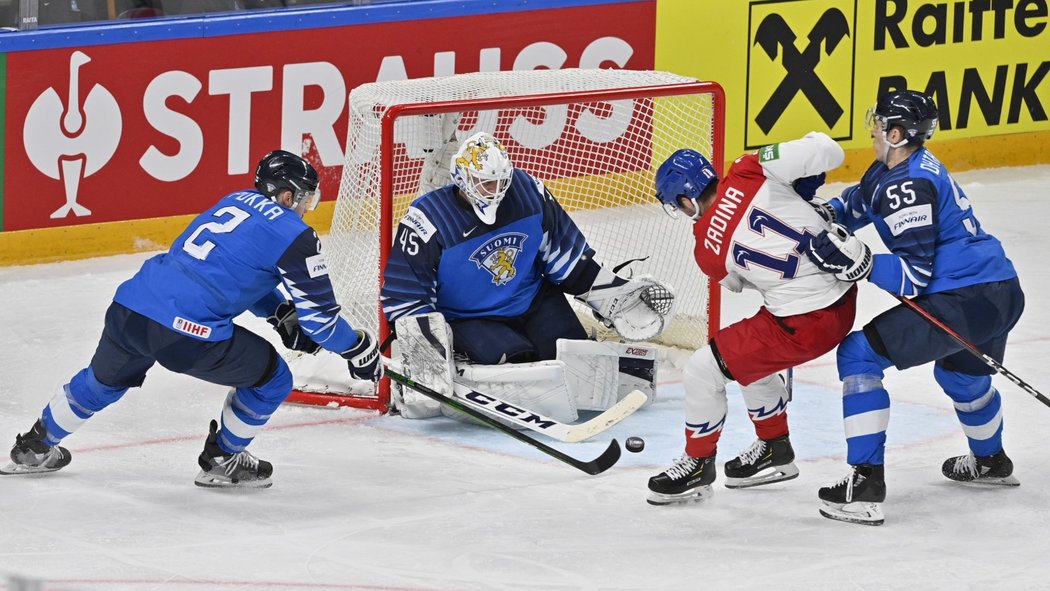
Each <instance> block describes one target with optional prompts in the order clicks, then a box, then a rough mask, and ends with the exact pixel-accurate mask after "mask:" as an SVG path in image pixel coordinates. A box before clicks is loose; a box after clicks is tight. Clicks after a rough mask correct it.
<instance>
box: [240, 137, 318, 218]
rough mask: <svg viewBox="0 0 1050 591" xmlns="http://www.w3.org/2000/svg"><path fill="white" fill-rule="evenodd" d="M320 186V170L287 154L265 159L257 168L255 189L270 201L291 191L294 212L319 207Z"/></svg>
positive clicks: (275, 154) (278, 154)
mask: <svg viewBox="0 0 1050 591" xmlns="http://www.w3.org/2000/svg"><path fill="white" fill-rule="evenodd" d="M319 184H320V179H319V178H318V176H317V170H315V169H314V167H313V166H312V165H311V164H310V163H309V162H307V161H306V160H304V159H303V158H301V157H299V156H296V155H295V154H292V153H291V152H285V151H284V150H274V151H273V152H270V153H269V154H267V155H265V156H263V158H262V160H260V161H259V166H257V167H256V168H255V188H256V189H258V191H259V192H260V193H262V194H263V195H266V196H267V197H269V198H270V199H276V198H277V196H278V195H280V194H281V193H283V192H284V191H291V192H292V209H295V210H298V211H299V212H300V213H302V212H303V211H309V210H311V209H313V208H315V207H317V202H318V201H320V199H321V191H320V190H319V189H318V188H317V187H318V185H319ZM300 205H302V207H300Z"/></svg>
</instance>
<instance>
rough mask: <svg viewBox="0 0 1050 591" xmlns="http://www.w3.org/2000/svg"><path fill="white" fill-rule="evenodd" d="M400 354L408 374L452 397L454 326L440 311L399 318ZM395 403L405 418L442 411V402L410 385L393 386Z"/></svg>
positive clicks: (423, 417)
mask: <svg viewBox="0 0 1050 591" xmlns="http://www.w3.org/2000/svg"><path fill="white" fill-rule="evenodd" d="M395 328H396V332H397V341H396V343H397V357H398V361H399V362H400V364H401V367H402V368H403V369H404V373H405V375H406V376H408V377H410V378H412V379H413V380H415V381H417V382H419V383H420V384H424V385H426V386H428V387H429V388H431V389H432V390H435V391H437V392H439V393H441V394H444V395H445V396H452V376H453V375H454V370H455V364H454V363H453V361H452V329H451V328H449V326H448V324H447V323H446V322H445V317H444V316H442V315H441V313H440V312H431V313H430V314H423V315H419V316H406V317H402V318H398V319H397V322H396V323H395ZM392 390H393V391H392V392H391V397H392V398H393V402H394V406H395V407H396V408H397V409H398V410H399V411H400V413H401V416H403V417H405V418H406V419H426V418H430V417H436V416H438V415H439V414H441V404H440V403H439V402H438V401H437V400H432V399H430V398H427V397H426V396H424V395H422V394H419V393H418V392H416V391H414V390H412V389H411V388H402V387H398V388H393V389H392Z"/></svg>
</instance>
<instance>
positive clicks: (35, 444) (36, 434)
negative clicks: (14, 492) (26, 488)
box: [0, 420, 73, 474]
mask: <svg viewBox="0 0 1050 591" xmlns="http://www.w3.org/2000/svg"><path fill="white" fill-rule="evenodd" d="M46 437H47V430H46V429H44V424H43V423H41V422H40V421H39V420H38V421H37V422H36V423H34V424H33V428H32V429H30V430H29V432H28V433H26V434H24V435H15V446H14V447H12V448H11V463H10V464H7V465H6V466H4V467H3V468H0V474H43V473H45V472H54V471H55V470H61V469H62V468H64V467H66V466H67V465H68V464H69V461H70V460H72V459H73V455H72V454H70V453H69V450H68V449H66V448H64V447H60V446H57V445H48V444H47V442H46V441H45V438H46Z"/></svg>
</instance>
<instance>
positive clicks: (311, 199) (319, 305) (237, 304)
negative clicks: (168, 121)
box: [0, 150, 382, 488]
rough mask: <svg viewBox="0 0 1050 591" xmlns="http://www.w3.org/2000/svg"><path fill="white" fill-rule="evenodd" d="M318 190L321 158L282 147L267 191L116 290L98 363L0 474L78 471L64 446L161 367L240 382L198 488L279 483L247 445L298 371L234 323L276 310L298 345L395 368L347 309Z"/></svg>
mask: <svg viewBox="0 0 1050 591" xmlns="http://www.w3.org/2000/svg"><path fill="white" fill-rule="evenodd" d="M317 185H318V176H317V171H316V170H314V168H313V167H312V166H311V165H310V164H309V163H308V162H306V161H305V160H303V159H302V158H300V157H299V156H296V155H295V154H292V153H290V152H285V151H282V150H277V151H274V152H271V153H269V154H267V155H266V156H265V157H264V158H263V159H262V160H261V161H260V162H259V165H258V168H257V169H256V172H255V187H256V189H257V190H245V191H238V192H235V193H231V194H229V195H227V196H225V197H223V198H222V199H220V200H219V202H218V203H217V204H216V205H215V206H213V207H212V208H211V209H209V210H207V211H205V212H204V213H202V214H201V215H199V216H197V218H196V219H194V220H193V221H192V222H191V223H190V225H189V226H188V227H187V228H186V230H185V231H183V232H182V234H181V235H179V237H178V238H176V239H175V242H174V243H173V244H172V246H171V248H170V249H169V250H168V251H167V252H166V253H163V254H160V255H157V256H155V257H153V258H150V259H149V260H147V261H146V262H145V263H143V265H142V268H141V269H140V270H139V271H138V273H137V274H136V275H135V276H134V277H132V278H131V279H129V280H127V281H125V282H124V283H123V284H121V285H120V286H119V287H118V288H117V292H116V295H115V296H114V298H113V303H112V304H111V305H110V307H109V309H108V310H107V312H106V318H105V327H104V329H103V331H102V338H101V339H100V341H99V344H98V348H97V349H96V350H95V354H94V356H93V357H92V359H91V364H90V365H88V367H86V368H84V369H83V370H81V371H80V372H79V373H77V374H76V375H75V376H73V378H72V379H71V380H70V382H69V383H68V384H66V385H65V386H64V387H63V388H62V389H61V390H60V391H59V392H58V393H56V395H55V396H54V397H53V398H52V399H51V401H50V402H49V403H48V404H47V406H46V407H44V410H43V412H42V414H41V416H40V419H39V420H37V421H36V423H35V424H34V425H33V427H32V428H31V429H30V430H29V431H28V432H26V433H24V434H19V435H17V436H16V437H15V445H14V447H13V448H12V450H11V460H12V463H11V464H9V465H8V466H6V467H4V468H2V469H0V473H4V474H26V473H41V472H53V471H55V470H58V469H61V468H63V467H65V466H66V465H68V464H69V462H70V459H71V456H70V452H69V450H67V449H65V448H63V447H61V446H59V442H61V441H62V440H63V439H64V438H66V437H68V436H69V435H70V434H72V433H73V432H74V431H76V430H77V429H78V428H80V427H81V426H82V425H83V424H84V422H85V421H86V420H87V419H89V418H91V417H92V416H93V415H94V414H95V413H97V412H99V411H101V410H102V409H104V408H106V407H107V406H109V405H110V404H113V403H114V402H116V401H117V400H119V399H120V398H121V396H123V395H124V393H125V392H126V391H127V390H128V389H129V388H132V387H138V386H141V385H142V383H143V380H144V379H145V377H146V372H147V371H148V370H149V369H150V368H151V367H152V366H153V364H155V363H159V364H160V365H162V366H163V367H165V368H167V369H169V370H171V371H174V372H178V373H182V374H186V375H190V376H193V377H196V378H199V379H201V380H205V381H208V382H211V383H215V384H221V385H224V386H229V387H231V388H232V390H231V391H230V394H229V395H228V396H227V398H226V401H225V403H224V405H223V409H222V414H221V427H220V426H219V425H218V424H217V422H216V421H214V420H213V421H212V422H211V425H210V429H209V434H208V437H207V439H206V441H205V444H204V451H203V452H202V453H201V455H200V457H199V459H198V463H199V465H200V468H201V471H200V473H199V474H198V476H197V478H196V480H195V482H196V484H197V485H199V486H205V487H250V488H265V487H268V486H270V485H271V484H272V482H271V478H270V476H271V474H272V472H273V466H272V465H271V464H270V462H266V461H263V460H260V459H258V458H256V457H255V456H253V455H252V454H251V453H249V452H248V451H247V450H246V448H247V447H248V444H250V443H251V442H252V440H253V439H254V438H255V436H256V435H257V434H258V433H259V431H260V430H261V429H262V427H263V425H265V424H266V422H267V421H268V420H269V418H270V416H271V415H272V414H273V413H274V411H275V410H276V409H277V407H278V406H279V405H280V404H281V402H283V401H284V399H285V398H287V397H288V394H289V393H290V392H291V389H292V376H291V372H290V371H289V369H288V365H287V364H286V363H285V362H284V360H283V359H282V358H281V356H280V355H278V353H277V351H276V350H275V349H274V347H273V346H272V345H270V343H269V342H268V341H266V340H265V339H263V338H262V337H260V336H258V335H256V334H254V333H253V332H251V331H249V330H247V329H245V328H243V327H241V326H238V325H236V324H234V323H233V319H234V318H235V317H237V316H238V315H240V314H241V313H243V312H245V311H248V310H250V311H251V312H252V313H253V314H255V315H256V316H260V317H264V318H267V320H268V321H269V322H270V323H271V324H272V325H273V326H274V329H275V330H276V331H277V332H278V333H279V334H280V335H281V339H282V341H283V343H284V344H285V346H287V347H289V348H291V349H295V350H301V351H307V352H314V351H316V350H317V348H318V347H323V348H325V349H327V350H329V351H333V352H336V353H339V354H340V355H342V356H343V358H345V359H346V360H347V363H348V366H349V370H350V374H351V375H352V376H354V377H356V378H358V379H362V380H372V381H375V380H378V379H379V377H381V374H382V369H381V366H380V364H379V351H378V347H377V345H376V339H375V337H374V336H372V335H371V334H369V333H368V332H366V331H362V330H354V329H353V328H351V326H350V325H349V324H348V323H347V321H346V320H344V319H342V318H341V317H340V316H339V310H340V306H339V304H338V303H337V302H336V300H335V295H334V293H333V291H332V284H331V281H330V280H329V278H328V272H327V268H326V267H325V262H324V257H323V256H322V254H321V243H320V241H319V240H318V238H317V234H316V233H315V232H314V230H313V229H312V228H311V227H310V226H308V225H307V224H306V222H304V221H303V219H302V215H303V213H304V212H305V211H307V210H309V209H313V207H315V206H316V204H317V201H318V198H319V196H320V193H319V192H318V188H317ZM280 284H284V286H285V288H286V289H287V291H288V293H290V294H291V298H292V299H291V300H286V298H285V296H284V295H283V293H282V291H281V290H280V289H278V285H280Z"/></svg>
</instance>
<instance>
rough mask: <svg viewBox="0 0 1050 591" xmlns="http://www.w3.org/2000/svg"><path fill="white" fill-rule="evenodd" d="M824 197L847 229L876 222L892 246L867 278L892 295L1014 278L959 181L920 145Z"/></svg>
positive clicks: (878, 257) (875, 165)
mask: <svg viewBox="0 0 1050 591" xmlns="http://www.w3.org/2000/svg"><path fill="white" fill-rule="evenodd" d="M828 203H830V204H831V205H832V207H834V208H835V219H836V221H837V222H838V223H840V224H842V225H843V226H845V227H846V228H847V229H848V230H850V231H851V232H852V231H855V230H857V229H859V228H862V227H864V226H866V225H868V224H874V225H875V229H876V230H877V231H878V233H879V236H880V237H881V238H882V241H883V244H885V245H886V247H887V248H888V249H889V250H890V252H889V253H882V254H876V255H875V256H874V258H873V261H872V268H871V274H870V275H868V281H871V282H872V283H874V284H875V285H877V286H879V287H881V288H882V289H885V290H886V291H889V292H891V293H895V294H897V295H902V296H915V295H919V294H921V293H937V292H941V291H947V290H950V289H956V288H959V287H966V286H970V285H976V284H978V283H989V282H992V281H1003V280H1006V279H1012V278H1014V277H1016V276H1017V272H1016V271H1015V270H1014V266H1013V263H1011V262H1010V259H1008V258H1006V253H1005V251H1004V250H1003V245H1002V244H1001V243H1000V242H999V240H998V239H996V238H995V237H994V236H992V235H991V234H988V233H987V232H985V231H984V230H982V229H981V224H980V222H978V221H977V218H976V216H974V213H973V208H972V207H971V206H970V201H969V200H968V199H967V198H966V194H965V193H963V190H962V187H960V186H959V184H958V183H956V182H955V179H953V178H952V177H951V175H949V174H948V171H947V169H945V168H944V165H943V164H941V163H940V162H939V161H938V160H937V158H935V157H934V156H933V154H932V153H930V151H929V150H927V149H926V148H925V147H923V148H919V149H918V150H916V151H915V152H913V153H912V154H911V156H909V157H908V159H907V160H905V161H904V162H901V163H899V164H897V165H896V166H894V167H893V168H887V167H886V165H885V164H883V163H882V162H879V161H876V162H874V163H873V164H872V165H871V167H869V168H868V170H867V172H865V173H864V176H863V177H861V180H860V183H859V184H856V185H853V186H852V187H849V188H848V189H846V190H845V191H843V192H842V194H841V195H839V196H838V197H836V198H835V199H832V200H830V201H828Z"/></svg>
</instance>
